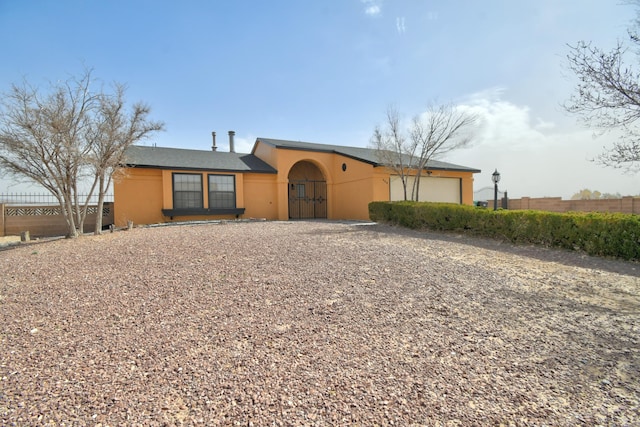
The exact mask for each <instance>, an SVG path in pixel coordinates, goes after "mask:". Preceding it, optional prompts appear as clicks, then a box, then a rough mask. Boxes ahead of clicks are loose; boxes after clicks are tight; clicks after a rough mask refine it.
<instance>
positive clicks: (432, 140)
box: [409, 104, 478, 201]
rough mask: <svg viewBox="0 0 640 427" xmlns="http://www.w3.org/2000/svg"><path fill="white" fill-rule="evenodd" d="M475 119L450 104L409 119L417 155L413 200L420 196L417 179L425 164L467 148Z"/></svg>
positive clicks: (425, 166) (432, 108)
mask: <svg viewBox="0 0 640 427" xmlns="http://www.w3.org/2000/svg"><path fill="white" fill-rule="evenodd" d="M477 120H478V119H477V116H476V115H475V114H471V113H469V112H467V111H464V110H461V109H460V108H458V107H456V106H455V105H453V104H443V105H437V106H436V105H431V106H429V108H428V110H427V111H426V112H425V113H424V114H422V115H420V116H416V117H414V118H413V122H412V125H411V129H410V131H409V132H410V135H411V141H412V142H411V146H412V147H416V149H417V150H416V151H417V152H418V155H417V163H416V178H415V180H414V181H413V190H412V192H411V193H412V196H413V199H414V200H416V201H417V200H418V199H419V197H420V196H419V194H420V177H421V176H422V173H423V171H425V170H426V168H427V166H428V164H429V161H430V160H431V159H433V158H436V157H440V156H444V155H445V154H447V153H449V152H451V151H453V150H457V149H460V148H463V147H466V146H468V145H469V143H470V142H471V139H472V135H473V133H472V131H473V130H474V127H475V123H476V122H477Z"/></svg>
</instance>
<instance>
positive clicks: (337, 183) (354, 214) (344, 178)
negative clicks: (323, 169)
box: [331, 154, 388, 220]
mask: <svg viewBox="0 0 640 427" xmlns="http://www.w3.org/2000/svg"><path fill="white" fill-rule="evenodd" d="M343 165H344V170H343ZM331 173H332V174H333V177H334V179H333V194H334V198H333V200H332V202H333V207H334V209H333V211H332V212H333V217H332V218H333V219H362V220H368V219H369V203H370V202H371V201H372V200H373V198H374V180H373V178H374V167H373V165H371V164H369V163H364V162H361V161H357V160H354V159H350V158H348V157H345V156H341V155H337V154H334V155H333V158H332V168H331ZM387 197H388V196H387Z"/></svg>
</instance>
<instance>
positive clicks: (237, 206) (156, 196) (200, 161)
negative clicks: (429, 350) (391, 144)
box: [114, 131, 480, 226]
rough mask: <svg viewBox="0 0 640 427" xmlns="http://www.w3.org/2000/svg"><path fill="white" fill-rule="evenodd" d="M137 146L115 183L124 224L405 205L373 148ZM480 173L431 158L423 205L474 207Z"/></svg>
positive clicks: (263, 141)
mask: <svg viewBox="0 0 640 427" xmlns="http://www.w3.org/2000/svg"><path fill="white" fill-rule="evenodd" d="M233 134H234V133H233V131H231V132H229V147H230V151H229V152H221V151H217V148H216V145H215V133H213V136H214V145H213V147H212V150H211V151H208V150H207V151H205V150H187V149H177V148H161V147H155V146H150V147H149V146H132V147H130V148H129V150H128V151H127V154H126V162H125V164H124V165H123V166H124V173H123V174H122V175H121V176H120V177H119V179H117V180H116V182H115V183H114V209H115V212H114V216H115V218H114V219H115V222H116V225H117V226H123V225H126V224H127V222H128V221H133V222H134V223H135V224H154V223H163V222H170V221H185V220H204V219H225V218H265V219H268V220H289V219H310V218H327V219H361V220H366V219H368V218H369V214H368V204H369V203H370V202H372V201H385V200H403V199H404V197H403V190H402V183H401V180H400V177H399V176H397V175H394V173H393V171H391V170H390V169H388V168H386V167H385V166H384V165H383V164H381V163H380V162H379V161H378V159H377V157H378V156H377V155H376V151H375V150H373V149H370V148H359V147H344V146H339V145H325V144H315V143H310V142H300V141H284V140H278V139H269V138H257V139H256V142H255V144H254V146H253V149H252V150H251V153H250V154H242V153H235V152H234V149H233V137H234V135H233ZM479 172H480V170H478V169H473V168H469V167H465V166H459V165H454V164H451V163H445V162H439V161H430V162H429V163H428V165H427V170H426V171H425V173H423V177H422V178H421V179H422V180H423V181H424V182H421V185H420V193H421V194H420V200H421V201H435V202H451V203H463V204H468V205H471V204H472V203H473V174H474V173H479Z"/></svg>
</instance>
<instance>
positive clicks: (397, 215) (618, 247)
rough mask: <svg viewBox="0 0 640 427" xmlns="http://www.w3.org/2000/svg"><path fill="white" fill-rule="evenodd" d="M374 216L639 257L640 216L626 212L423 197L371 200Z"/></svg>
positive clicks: (411, 225)
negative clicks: (500, 206) (504, 206)
mask: <svg viewBox="0 0 640 427" xmlns="http://www.w3.org/2000/svg"><path fill="white" fill-rule="evenodd" d="M369 216H370V218H371V219H372V220H373V221H378V222H386V223H391V224H396V225H401V226H403V227H407V228H413V229H419V230H435V231H457V232H465V233H470V234H473V235H478V236H484V237H492V238H500V239H505V240H509V241H511V242H514V243H522V244H539V245H545V246H550V247H559V248H564V249H571V250H582V251H584V252H586V253H588V254H589V255H598V256H611V257H617V258H622V259H627V260H640V217H638V216H636V215H629V214H603V213H581V212H569V213H554V212H542V211H525V210H522V211H520V210H518V211H509V210H497V211H493V210H488V209H482V208H477V207H473V206H466V205H458V204H450V203H427V202H373V203H371V204H369Z"/></svg>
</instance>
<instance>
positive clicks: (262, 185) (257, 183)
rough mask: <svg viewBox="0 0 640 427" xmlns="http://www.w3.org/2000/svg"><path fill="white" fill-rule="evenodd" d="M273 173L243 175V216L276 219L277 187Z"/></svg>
mask: <svg viewBox="0 0 640 427" xmlns="http://www.w3.org/2000/svg"><path fill="white" fill-rule="evenodd" d="M276 179H277V176H276V175H275V174H257V173H248V174H245V175H244V203H245V206H244V207H245V213H244V215H243V218H266V219H271V220H275V219H278V189H277V187H276Z"/></svg>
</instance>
